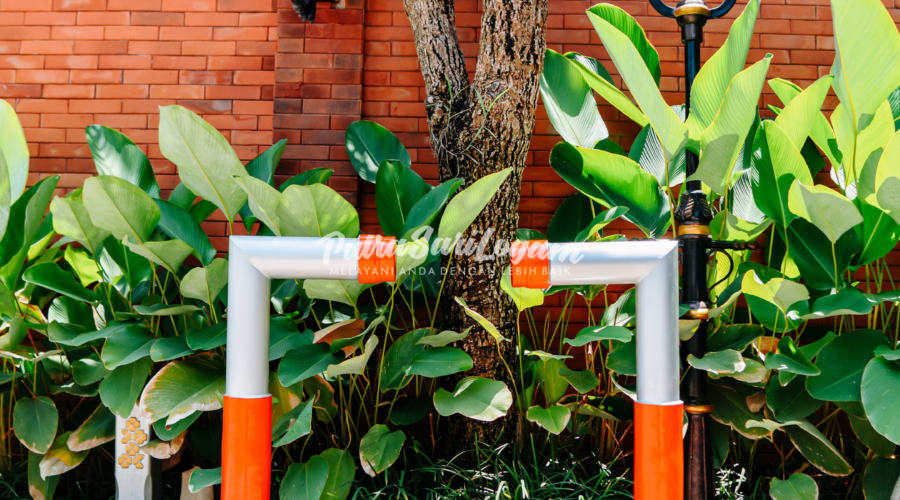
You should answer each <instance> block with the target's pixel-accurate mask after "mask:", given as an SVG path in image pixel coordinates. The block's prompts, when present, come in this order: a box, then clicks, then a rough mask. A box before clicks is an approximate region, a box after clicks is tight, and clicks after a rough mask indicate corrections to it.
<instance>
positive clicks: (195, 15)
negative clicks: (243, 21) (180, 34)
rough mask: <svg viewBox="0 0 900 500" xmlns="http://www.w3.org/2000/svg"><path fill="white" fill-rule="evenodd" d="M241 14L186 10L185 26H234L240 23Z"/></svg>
mask: <svg viewBox="0 0 900 500" xmlns="http://www.w3.org/2000/svg"><path fill="white" fill-rule="evenodd" d="M238 20H239V14H232V13H229V12H186V13H185V14H184V25H185V26H234V25H236V24H237V23H238Z"/></svg>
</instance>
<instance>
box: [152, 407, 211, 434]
mask: <svg viewBox="0 0 900 500" xmlns="http://www.w3.org/2000/svg"><path fill="white" fill-rule="evenodd" d="M198 418H200V412H199V411H195V412H194V413H191V414H190V415H189V416H188V417H187V418H184V419H181V420H179V421H178V422H177V423H176V424H175V425H166V422H165V421H163V420H157V421H156V422H153V432H154V433H156V437H157V438H159V439H161V440H163V441H171V440H173V439H175V438H177V437H178V436H179V435H181V433H182V432H184V431H185V430H187V429H188V427H190V426H191V424H193V423H194V422H196V421H197V419H198Z"/></svg>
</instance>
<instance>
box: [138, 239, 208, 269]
mask: <svg viewBox="0 0 900 500" xmlns="http://www.w3.org/2000/svg"><path fill="white" fill-rule="evenodd" d="M122 243H124V244H125V246H127V247H128V248H129V249H130V250H131V251H132V252H134V253H136V254H138V255H140V256H141V257H144V258H145V259H147V260H149V261H152V262H155V263H157V264H159V265H161V266H163V267H165V268H166V269H168V270H169V272H171V273H172V274H178V268H179V267H181V263H182V262H184V259H186V258H187V257H188V255H190V254H191V252H192V251H193V249H192V248H191V246H190V245H188V244H187V243H185V242H183V241H181V240H168V241H148V242H146V243H143V244H138V243H133V242H132V241H131V240H129V239H128V236H125V239H123V240H122Z"/></svg>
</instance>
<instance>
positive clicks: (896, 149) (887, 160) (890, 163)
mask: <svg viewBox="0 0 900 500" xmlns="http://www.w3.org/2000/svg"><path fill="white" fill-rule="evenodd" d="M892 177H893V178H894V180H893V181H891V182H887V181H888V179H890V178H892ZM898 181H900V132H895V133H894V135H893V136H892V137H891V140H890V141H888V143H887V146H885V148H884V151H883V152H882V154H881V156H880V157H879V158H878V163H877V164H875V163H873V162H866V164H865V166H864V167H863V170H862V174H861V176H860V183H859V190H858V192H859V198H860V199H862V200H863V201H864V202H865V203H867V204H869V205H872V206H874V207H878V208H884V209H887V210H891V208H889V207H882V206H881V205H880V204H879V203H878V196H877V193H878V192H879V191H880V190H882V188H883V186H885V184H886V183H887V184H888V186H887V188H886V189H885V192H883V193H882V194H881V196H882V197H884V196H885V195H887V194H888V191H890V190H891V189H892V186H900V183H898ZM898 194H900V193H898Z"/></svg>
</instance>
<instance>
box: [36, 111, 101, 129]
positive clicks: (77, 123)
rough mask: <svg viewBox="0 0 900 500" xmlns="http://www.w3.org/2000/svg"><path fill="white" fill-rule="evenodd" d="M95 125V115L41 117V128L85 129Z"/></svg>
mask: <svg viewBox="0 0 900 500" xmlns="http://www.w3.org/2000/svg"><path fill="white" fill-rule="evenodd" d="M91 123H93V115H89V114H85V115H75V114H46V115H41V127H47V128H84V127H87V126H88V125H90V124H91Z"/></svg>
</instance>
